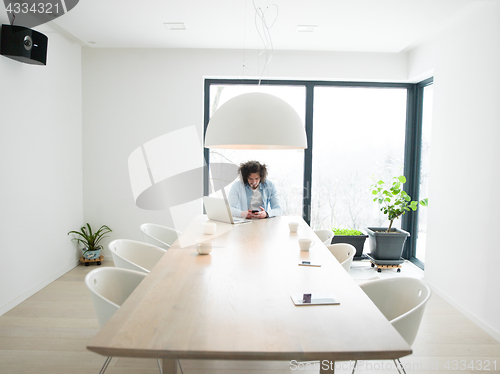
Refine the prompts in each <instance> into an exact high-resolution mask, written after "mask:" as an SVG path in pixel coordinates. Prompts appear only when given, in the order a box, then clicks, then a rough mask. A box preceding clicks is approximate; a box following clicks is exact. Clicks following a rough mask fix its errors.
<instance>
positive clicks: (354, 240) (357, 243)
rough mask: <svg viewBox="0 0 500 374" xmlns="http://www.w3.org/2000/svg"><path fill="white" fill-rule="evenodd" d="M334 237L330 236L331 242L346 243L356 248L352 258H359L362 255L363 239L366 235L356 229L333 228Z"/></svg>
mask: <svg viewBox="0 0 500 374" xmlns="http://www.w3.org/2000/svg"><path fill="white" fill-rule="evenodd" d="M332 230H333V232H334V234H335V235H334V237H333V238H332V244H335V243H348V244H351V245H352V246H354V248H356V254H355V255H354V260H361V258H362V255H363V247H364V245H365V240H366V238H368V235H366V234H364V233H363V232H361V231H359V230H356V229H351V228H348V229H341V228H333V229H332Z"/></svg>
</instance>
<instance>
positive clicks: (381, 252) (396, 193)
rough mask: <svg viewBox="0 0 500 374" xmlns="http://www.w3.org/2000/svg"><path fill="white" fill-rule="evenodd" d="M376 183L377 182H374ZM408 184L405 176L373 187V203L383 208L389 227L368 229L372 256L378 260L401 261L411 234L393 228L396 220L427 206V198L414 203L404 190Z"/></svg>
mask: <svg viewBox="0 0 500 374" xmlns="http://www.w3.org/2000/svg"><path fill="white" fill-rule="evenodd" d="M374 181H375V180H374ZM405 183H406V178H405V176H404V175H400V176H399V177H393V178H392V179H391V180H390V181H389V182H384V181H382V180H379V181H378V182H377V181H375V183H373V184H372V186H371V191H372V194H373V195H374V198H373V201H374V202H378V203H379V204H380V205H382V207H381V208H380V210H381V211H382V212H383V213H384V214H385V215H387V219H388V220H389V227H388V228H386V227H367V230H366V231H367V233H368V236H369V238H370V239H369V243H370V247H371V254H370V256H371V257H373V258H374V259H376V260H391V261H394V260H399V259H400V258H401V254H402V252H403V246H404V243H405V241H406V239H407V237H408V236H410V233H409V232H407V231H405V230H401V229H397V228H393V227H392V225H393V223H394V220H396V219H398V218H399V217H401V216H402V215H404V214H405V213H406V212H409V211H410V210H411V211H415V210H417V208H418V205H419V204H420V205H422V206H427V205H428V200H427V198H425V199H422V200H420V201H412V199H411V197H410V196H409V195H408V193H406V191H404V190H403V185H404V184H405Z"/></svg>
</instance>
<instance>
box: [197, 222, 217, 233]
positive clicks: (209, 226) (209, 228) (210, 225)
mask: <svg viewBox="0 0 500 374" xmlns="http://www.w3.org/2000/svg"><path fill="white" fill-rule="evenodd" d="M201 227H202V229H203V233H204V234H206V235H213V234H215V230H216V229H217V224H216V223H215V222H205V223H204V224H203V225H202V226H201Z"/></svg>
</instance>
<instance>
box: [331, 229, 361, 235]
mask: <svg viewBox="0 0 500 374" xmlns="http://www.w3.org/2000/svg"><path fill="white" fill-rule="evenodd" d="M332 231H333V233H334V234H335V235H342V236H359V235H364V234H363V233H362V232H361V231H359V230H355V229H338V228H333V229H332Z"/></svg>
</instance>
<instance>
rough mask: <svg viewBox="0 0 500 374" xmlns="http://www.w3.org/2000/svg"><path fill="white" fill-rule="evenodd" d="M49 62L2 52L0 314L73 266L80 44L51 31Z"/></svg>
mask: <svg viewBox="0 0 500 374" xmlns="http://www.w3.org/2000/svg"><path fill="white" fill-rule="evenodd" d="M39 31H41V32H43V33H44V34H45V35H47V36H48V38H49V47H48V56H47V66H33V65H28V64H23V63H20V62H17V61H14V60H11V59H8V58H6V57H4V56H0V82H1V85H0V171H1V182H0V196H1V199H0V244H1V245H0V254H1V261H0V315H1V314H3V313H5V312H6V311H8V310H9V309H11V308H13V307H14V306H15V305H17V304H18V303H20V302H21V301H23V300H24V299H25V298H27V297H29V296H30V295H32V294H33V293H35V292H36V291H38V290H39V289H41V288H42V287H44V286H45V285H47V284H48V283H50V282H51V281H53V280H54V279H56V278H58V277H59V276H61V275H62V274H64V273H65V272H67V271H68V270H70V269H71V268H73V267H74V266H75V264H76V259H77V251H76V248H75V247H74V245H73V244H72V243H71V241H70V240H69V237H68V235H67V232H68V231H69V230H72V229H75V228H78V227H80V225H81V223H82V221H83V206H82V135H81V131H82V126H81V106H82V97H81V48H80V46H78V45H75V44H73V43H72V42H70V41H68V40H67V39H65V38H63V37H61V36H59V35H58V34H57V33H55V32H53V30H52V29H50V27H48V26H44V27H42V28H40V29H39Z"/></svg>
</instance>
